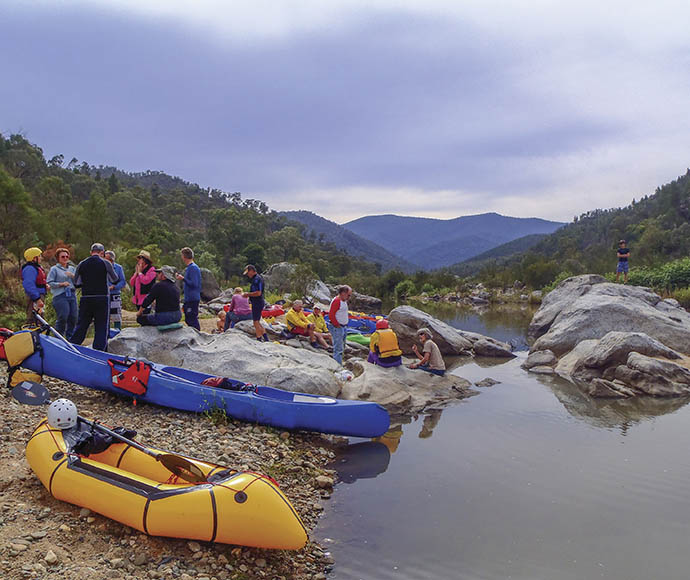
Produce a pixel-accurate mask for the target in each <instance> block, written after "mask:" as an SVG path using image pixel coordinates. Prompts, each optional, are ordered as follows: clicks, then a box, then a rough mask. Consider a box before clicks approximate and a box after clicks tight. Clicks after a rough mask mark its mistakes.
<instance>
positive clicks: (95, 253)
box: [70, 243, 117, 350]
mask: <svg viewBox="0 0 690 580" xmlns="http://www.w3.org/2000/svg"><path fill="white" fill-rule="evenodd" d="M104 254H105V248H104V247H103V244H99V243H95V244H93V245H92V246H91V255H90V256H89V257H88V258H86V259H85V260H82V261H81V262H79V265H78V266H77V269H76V271H75V272H74V285H75V286H76V287H77V288H81V300H80V301H79V317H78V320H77V327H76V328H75V329H74V333H73V334H72V337H71V338H70V342H73V343H74V344H81V343H82V342H84V339H85V338H86V332H87V330H88V329H89V326H90V325H91V321H93V326H94V331H95V332H94V336H93V348H94V349H95V350H106V348H107V347H108V314H109V313H110V296H109V292H108V288H109V286H111V285H112V284H115V283H116V282H117V274H116V273H115V270H114V269H113V265H112V264H111V263H110V262H108V260H106V259H105V258H104V257H103V256H104Z"/></svg>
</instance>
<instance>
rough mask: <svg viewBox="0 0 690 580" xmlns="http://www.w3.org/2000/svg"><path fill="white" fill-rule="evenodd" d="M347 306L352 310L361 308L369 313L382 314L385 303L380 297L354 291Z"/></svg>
mask: <svg viewBox="0 0 690 580" xmlns="http://www.w3.org/2000/svg"><path fill="white" fill-rule="evenodd" d="M347 306H348V308H349V309H350V310H361V311H362V312H366V313H368V314H381V307H382V306H383V303H382V302H381V299H380V298H376V297H375V296H369V295H367V294H361V293H359V292H352V296H350V300H348V302H347Z"/></svg>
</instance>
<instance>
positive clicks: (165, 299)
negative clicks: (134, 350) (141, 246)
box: [137, 266, 182, 326]
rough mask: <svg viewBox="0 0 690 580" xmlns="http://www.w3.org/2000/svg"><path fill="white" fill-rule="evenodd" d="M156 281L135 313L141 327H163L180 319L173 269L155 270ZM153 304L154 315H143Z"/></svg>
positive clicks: (170, 267)
mask: <svg viewBox="0 0 690 580" xmlns="http://www.w3.org/2000/svg"><path fill="white" fill-rule="evenodd" d="M156 280H157V282H156V283H155V284H154V285H153V287H152V288H151V290H150V291H149V293H148V294H147V295H146V298H144V301H143V302H142V304H141V306H140V307H139V310H138V311H137V322H138V323H139V324H141V325H142V326H163V325H166V324H174V323H175V322H179V321H180V320H181V319H182V312H180V290H179V289H178V287H177V284H175V269H174V268H173V267H172V266H163V267H162V268H156ZM154 302H155V303H156V313H155V314H145V312H146V310H147V309H148V308H149V307H150V306H151V305H152V304H153V303H154Z"/></svg>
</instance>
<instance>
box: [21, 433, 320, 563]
mask: <svg viewBox="0 0 690 580" xmlns="http://www.w3.org/2000/svg"><path fill="white" fill-rule="evenodd" d="M68 431H70V430H68ZM65 437H66V438H67V441H65ZM69 440H70V435H69V433H68V432H67V431H66V432H65V434H64V436H63V431H61V430H58V429H53V428H51V427H50V426H49V425H48V423H47V420H45V419H44V420H43V421H42V422H41V423H40V424H39V425H38V427H37V428H36V430H35V431H34V433H33V435H32V436H31V439H29V442H28V443H27V445H26V458H27V460H28V461H29V465H31V469H33V471H34V473H36V475H37V476H38V478H39V479H40V480H41V482H42V483H43V485H44V486H45V487H46V489H47V490H48V491H49V492H50V493H51V494H52V495H53V496H54V497H55V498H57V499H60V500H62V501H66V502H69V503H72V504H76V505H78V506H82V507H85V508H88V509H90V510H92V511H94V512H97V513H99V514H102V515H104V516H106V517H108V518H111V519H113V520H116V521H118V522H121V523H123V524H125V525H127V526H130V527H132V528H135V529H137V530H140V531H142V532H144V533H146V534H150V535H153V536H168V537H173V538H186V539H193V540H201V541H206V542H220V543H224V544H239V545H242V546H254V547H259V548H277V549H287V550H297V549H299V548H302V547H303V546H304V545H305V543H306V542H307V532H306V530H305V528H304V524H303V523H302V520H301V519H300V517H299V516H298V515H297V512H296V511H295V509H294V508H293V507H292V504H291V503H290V501H289V500H288V499H287V498H286V497H285V495H283V493H282V492H281V491H280V489H278V486H277V485H276V484H275V483H274V482H273V480H271V479H269V478H267V477H265V476H262V475H259V474H256V473H250V472H237V471H232V470H230V469H226V468H224V467H222V466H220V465H215V464H213V463H207V462H204V461H199V460H198V459H193V458H191V457H186V456H185V458H186V459H187V460H189V461H190V462H192V463H194V464H196V465H197V466H198V467H199V468H200V469H201V471H202V472H203V474H204V475H205V476H206V478H207V479H208V480H209V481H208V482H203V483H187V482H185V481H175V480H176V477H175V476H174V475H173V474H171V472H170V471H168V470H167V469H166V468H165V467H164V466H163V465H162V464H161V463H160V462H158V461H156V460H155V459H154V458H153V457H151V456H149V455H146V454H145V453H143V452H142V451H138V450H137V449H135V448H133V447H131V446H129V445H127V444H126V443H113V444H112V445H110V447H108V449H106V450H105V451H104V452H102V453H98V454H93V455H90V456H89V457H83V456H81V455H77V454H74V453H71V452H70V451H69ZM149 449H151V451H154V452H157V451H160V450H157V449H154V448H149Z"/></svg>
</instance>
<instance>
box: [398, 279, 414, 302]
mask: <svg viewBox="0 0 690 580" xmlns="http://www.w3.org/2000/svg"><path fill="white" fill-rule="evenodd" d="M415 291H416V288H415V286H414V282H413V281H412V280H403V281H402V282H398V283H397V284H396V285H395V292H394V296H395V300H396V301H398V300H404V299H405V298H407V297H408V296H413V295H414V294H415Z"/></svg>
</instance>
